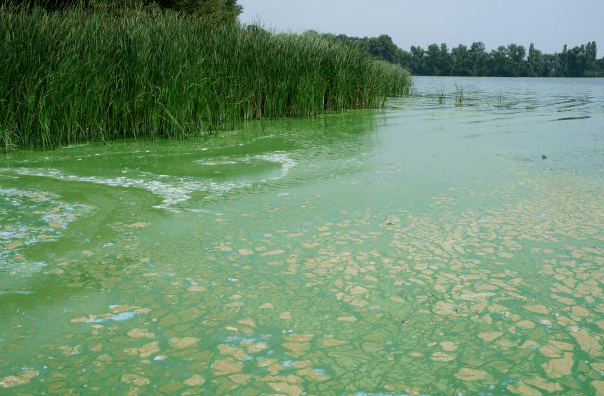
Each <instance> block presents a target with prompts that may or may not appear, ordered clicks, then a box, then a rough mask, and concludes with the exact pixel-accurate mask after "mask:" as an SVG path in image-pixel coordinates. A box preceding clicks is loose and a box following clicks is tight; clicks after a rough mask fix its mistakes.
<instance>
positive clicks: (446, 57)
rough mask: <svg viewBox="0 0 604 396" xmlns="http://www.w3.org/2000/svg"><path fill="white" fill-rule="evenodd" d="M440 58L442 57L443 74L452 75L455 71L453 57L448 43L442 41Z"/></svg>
mask: <svg viewBox="0 0 604 396" xmlns="http://www.w3.org/2000/svg"><path fill="white" fill-rule="evenodd" d="M440 59H441V65H440V69H441V75H442V76H450V75H451V74H452V73H453V58H451V54H449V48H447V44H445V43H441V45H440Z"/></svg>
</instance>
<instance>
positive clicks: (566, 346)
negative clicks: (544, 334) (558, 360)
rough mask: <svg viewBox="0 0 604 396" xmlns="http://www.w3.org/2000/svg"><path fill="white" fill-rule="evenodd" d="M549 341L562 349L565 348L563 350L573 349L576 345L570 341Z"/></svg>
mask: <svg viewBox="0 0 604 396" xmlns="http://www.w3.org/2000/svg"><path fill="white" fill-rule="evenodd" d="M549 343H550V344H551V345H552V346H554V347H556V348H558V349H560V350H563V351H572V350H573V349H574V348H575V346H574V345H573V344H569V343H568V342H562V341H556V340H550V341H549Z"/></svg>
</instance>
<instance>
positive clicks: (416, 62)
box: [411, 45, 426, 75]
mask: <svg viewBox="0 0 604 396" xmlns="http://www.w3.org/2000/svg"><path fill="white" fill-rule="evenodd" d="M425 53H426V51H424V50H423V49H422V47H419V46H417V47H415V46H413V45H412V46H411V56H412V57H413V61H412V63H411V72H412V73H413V74H419V75H423V74H426V59H425V57H424V54H425Z"/></svg>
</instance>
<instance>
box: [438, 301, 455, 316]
mask: <svg viewBox="0 0 604 396" xmlns="http://www.w3.org/2000/svg"><path fill="white" fill-rule="evenodd" d="M454 309H455V305H454V304H452V303H449V302H445V301H439V302H437V303H436V305H435V306H434V309H433V310H434V313H436V314H438V315H451V314H452V313H453V312H454Z"/></svg>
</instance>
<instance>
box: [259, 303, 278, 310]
mask: <svg viewBox="0 0 604 396" xmlns="http://www.w3.org/2000/svg"><path fill="white" fill-rule="evenodd" d="M273 308H274V307H273V304H271V303H264V304H262V305H261V306H259V307H258V309H273Z"/></svg>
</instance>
